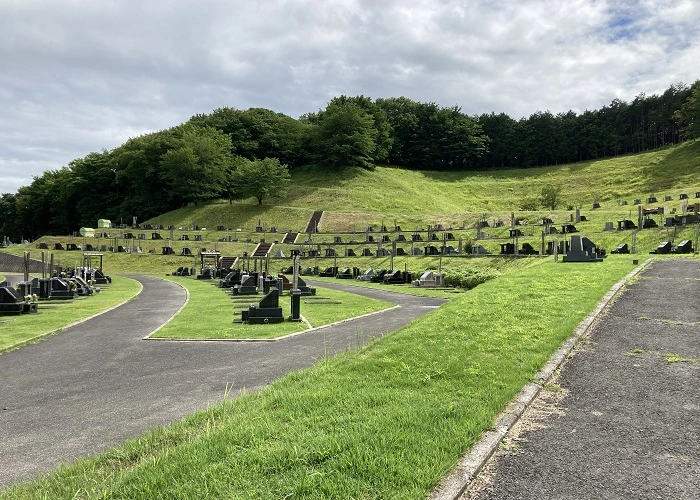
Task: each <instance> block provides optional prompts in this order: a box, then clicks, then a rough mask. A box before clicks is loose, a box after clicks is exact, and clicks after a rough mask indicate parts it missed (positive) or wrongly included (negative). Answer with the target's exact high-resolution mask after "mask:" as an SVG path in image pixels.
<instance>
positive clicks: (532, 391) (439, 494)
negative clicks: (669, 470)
mask: <svg viewBox="0 0 700 500" xmlns="http://www.w3.org/2000/svg"><path fill="white" fill-rule="evenodd" d="M652 261H653V259H647V260H646V261H645V262H643V263H642V264H641V265H640V266H638V267H636V268H635V269H634V270H632V271H631V272H630V273H629V274H628V275H627V276H625V277H624V278H622V279H621V280H620V281H618V282H617V283H615V284H614V285H613V287H612V288H611V289H610V290H609V291H608V292H607V293H606V294H605V295H604V296H603V298H602V299H600V301H599V302H598V304H597V305H596V307H595V308H594V309H593V311H591V312H590V313H589V314H588V316H586V318H584V320H583V321H581V323H579V324H578V326H577V327H576V329H575V330H574V333H573V335H572V336H571V337H570V338H569V339H568V340H567V341H565V342H564V343H563V344H562V345H561V347H559V349H557V350H556V351H555V352H554V354H552V356H551V357H550V358H549V360H548V361H547V362H546V363H545V365H544V367H542V369H541V370H540V371H539V372H537V373H536V374H535V381H534V382H530V383H528V384H526V385H525V387H523V388H522V390H521V391H520V392H519V393H518V394H517V395H516V396H515V399H513V401H511V402H510V403H509V404H508V406H507V407H506V409H505V410H504V411H503V412H502V413H501V414H500V415H499V416H498V417H497V418H496V421H495V422H494V425H493V429H492V430H488V431H486V432H485V433H484V434H483V435H482V436H481V438H479V440H478V441H477V442H476V443H475V444H474V446H473V447H472V448H471V450H469V452H468V453H467V454H466V455H464V456H463V457H462V458H461V459H460V460H459V462H457V466H456V467H455V468H454V469H453V470H452V472H450V473H449V474H447V476H445V477H444V478H443V480H442V481H441V482H440V484H439V485H438V486H437V487H436V488H435V489H434V490H433V491H432V492H431V494H430V496H429V498H430V499H431V500H458V499H459V497H460V496H462V494H463V493H464V492H465V491H466V490H467V488H468V487H469V485H470V484H471V482H472V480H473V479H474V478H475V477H476V476H477V475H478V474H479V472H481V469H483V467H484V465H486V462H488V460H489V459H490V458H491V456H492V455H493V453H494V452H495V451H496V449H497V448H498V445H499V444H500V442H501V440H502V439H503V438H504V437H505V436H506V435H507V434H508V432H509V431H510V429H511V428H512V427H513V425H515V423H516V422H517V421H518V420H519V419H520V417H521V416H522V414H523V413H524V412H525V410H526V409H527V408H528V407H529V406H530V405H531V404H532V402H533V401H534V400H535V398H536V397H537V396H538V394H539V393H540V391H541V390H542V387H544V385H545V384H546V383H547V382H548V381H549V380H550V379H551V378H552V376H553V375H554V372H555V371H556V370H557V369H559V367H560V366H561V365H562V363H564V361H565V360H566V358H567V357H568V356H569V354H570V353H571V351H572V350H573V348H574V346H575V345H576V344H577V343H578V341H579V340H580V339H581V337H583V335H585V334H586V332H588V330H589V329H590V328H591V326H592V325H593V324H594V323H595V321H596V319H598V317H599V316H600V315H601V313H602V312H603V310H604V309H605V308H606V307H607V306H608V304H610V302H611V301H612V299H613V298H614V297H615V296H616V295H617V294H618V292H619V291H620V290H621V289H622V287H623V286H624V285H625V283H627V282H628V281H629V280H630V279H632V278H633V277H635V276H637V275H638V274H639V273H640V272H642V270H644V269H645V268H646V267H647V266H648V265H649V264H650V263H651V262H652Z"/></svg>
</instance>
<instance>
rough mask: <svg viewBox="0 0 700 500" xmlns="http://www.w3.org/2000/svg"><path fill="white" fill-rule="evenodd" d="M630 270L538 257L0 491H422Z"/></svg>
mask: <svg viewBox="0 0 700 500" xmlns="http://www.w3.org/2000/svg"><path fill="white" fill-rule="evenodd" d="M632 269H633V265H632V261H631V259H629V258H626V257H614V258H608V259H606V260H605V262H602V263H584V264H563V263H554V262H552V261H551V260H547V261H545V260H542V261H541V263H538V264H536V265H533V266H529V267H527V268H524V269H521V270H518V271H515V272H513V273H509V274H506V275H503V276H501V277H499V278H497V279H494V280H491V281H488V282H486V283H484V284H482V285H480V286H478V287H477V288H475V289H474V290H472V291H470V292H468V293H465V294H459V295H456V296H455V297H454V298H453V299H452V300H451V301H450V302H449V303H447V304H445V305H443V306H442V307H441V308H439V309H437V310H435V311H433V312H431V313H430V314H428V315H426V316H424V317H422V318H421V319H419V320H417V321H415V322H413V323H412V324H410V325H408V326H407V327H405V328H402V329H401V330H399V331H397V332H395V333H393V334H390V335H387V336H385V337H383V338H381V339H379V340H377V341H375V342H373V343H371V344H370V345H369V346H367V347H365V348H362V349H358V350H354V351H350V352H347V353H345V354H342V355H339V356H335V357H332V358H328V359H324V360H323V361H321V362H320V363H318V364H317V365H316V366H314V367H312V368H309V369H306V370H302V371H299V372H295V373H293V374H290V375H288V376H286V377H284V378H282V379H281V380H279V381H277V382H275V383H274V384H272V385H271V386H269V387H268V388H266V389H264V390H261V391H259V392H255V393H250V394H246V395H243V396H241V397H238V398H236V399H234V400H232V401H229V402H226V403H224V404H222V405H219V406H216V407H213V408H211V409H209V410H206V411H202V412H199V413H197V414H195V415H192V416H190V417H189V418H187V419H185V420H183V421H181V422H178V423H176V424H174V425H171V426H168V427H165V428H161V429H156V430H153V431H152V432H150V433H147V434H145V435H144V436H142V437H140V438H138V439H134V440H132V441H129V442H127V443H125V444H124V445H122V446H119V447H116V448H114V449H112V450H110V451H108V452H106V453H103V454H101V455H99V456H98V457H95V458H91V459H87V460H83V461H80V462H79V463H77V464H75V465H73V466H70V467H66V468H64V469H62V470H60V471H58V472H56V473H55V474H52V475H51V476H49V477H47V478H44V479H41V480H39V481H37V482H35V483H32V484H29V485H24V486H19V487H16V488H14V489H10V490H6V491H4V492H3V493H2V494H0V497H2V498H129V499H132V498H144V499H145V498H149V499H150V498H158V497H160V498H163V497H167V498H402V499H404V498H425V496H426V495H427V493H428V492H429V491H430V490H431V488H433V487H434V486H435V485H436V484H437V483H438V482H439V481H440V479H441V478H442V477H443V476H444V474H445V473H447V472H448V471H449V470H450V469H451V468H452V467H453V466H454V465H455V463H456V462H457V460H458V458H459V457H460V456H461V455H462V454H463V453H464V452H465V451H466V450H468V449H469V447H470V446H471V445H472V444H473V443H474V442H475V441H476V440H477V439H478V437H479V436H480V435H481V433H482V432H483V431H484V430H486V429H488V428H489V427H491V425H492V423H493V421H494V418H495V417H496V415H497V414H498V413H499V412H500V411H502V409H503V408H504V407H505V406H506V404H507V403H508V402H509V401H510V400H511V399H512V398H513V397H514V395H515V394H516V393H517V392H518V391H519V390H520V389H521V388H522V387H523V385H524V384H526V383H527V382H529V381H530V380H532V378H533V376H534V375H535V373H536V372H537V371H538V370H539V369H540V368H541V366H542V365H543V363H544V362H545V361H546V360H547V359H548V357H549V356H550V355H551V353H552V352H553V351H554V350H556V349H557V348H558V346H559V345H560V344H561V343H562V342H563V341H564V340H565V339H567V338H568V337H569V336H570V335H571V333H572V331H573V330H574V328H575V327H576V325H577V324H578V323H579V322H580V321H581V320H582V319H583V318H584V317H585V316H586V314H587V313H588V312H589V311H590V310H592V309H593V307H594V306H595V304H596V303H597V301H598V300H599V299H600V298H601V297H602V296H603V295H604V294H605V293H606V292H607V290H609V289H610V287H611V286H612V285H613V284H614V283H615V282H616V281H618V280H619V279H620V278H622V277H623V276H625V275H626V274H627V273H629V272H630V271H631V270H632Z"/></svg>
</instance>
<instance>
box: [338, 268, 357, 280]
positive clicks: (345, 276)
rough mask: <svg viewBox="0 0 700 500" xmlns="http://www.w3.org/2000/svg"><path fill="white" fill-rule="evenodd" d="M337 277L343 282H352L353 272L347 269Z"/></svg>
mask: <svg viewBox="0 0 700 500" xmlns="http://www.w3.org/2000/svg"><path fill="white" fill-rule="evenodd" d="M335 277H336V278H338V279H341V280H351V279H352V278H353V275H352V270H351V269H350V268H349V267H346V268H344V269H343V270H342V271H339V272H338V273H337V274H336V275H335Z"/></svg>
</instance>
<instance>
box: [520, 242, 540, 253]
mask: <svg viewBox="0 0 700 500" xmlns="http://www.w3.org/2000/svg"><path fill="white" fill-rule="evenodd" d="M518 253H520V254H522V255H539V254H540V252H539V251H537V250H535V249H534V248H533V247H532V245H531V244H530V243H523V248H522V249H521V250H520V251H519V252H518Z"/></svg>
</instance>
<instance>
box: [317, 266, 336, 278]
mask: <svg viewBox="0 0 700 500" xmlns="http://www.w3.org/2000/svg"><path fill="white" fill-rule="evenodd" d="M336 274H338V268H337V267H327V268H326V269H324V270H323V271H321V272H320V273H318V275H319V276H321V277H324V278H332V277H333V276H335V275H336Z"/></svg>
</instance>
